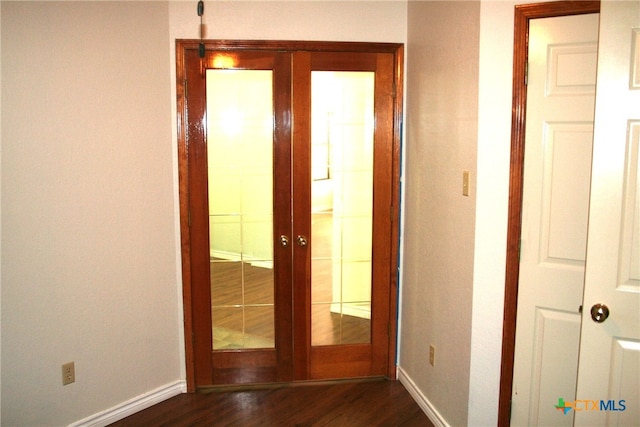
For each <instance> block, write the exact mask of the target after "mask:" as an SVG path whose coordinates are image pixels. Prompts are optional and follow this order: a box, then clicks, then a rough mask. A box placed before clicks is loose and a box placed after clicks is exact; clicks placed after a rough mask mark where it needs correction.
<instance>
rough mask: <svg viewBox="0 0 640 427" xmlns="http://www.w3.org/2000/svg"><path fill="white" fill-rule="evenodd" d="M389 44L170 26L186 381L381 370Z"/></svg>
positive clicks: (387, 245) (391, 267) (389, 361)
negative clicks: (186, 31) (250, 36)
mask: <svg viewBox="0 0 640 427" xmlns="http://www.w3.org/2000/svg"><path fill="white" fill-rule="evenodd" d="M401 55H402V47H401V45H396V44H358V43H310V42H304V43H303V42H299V43H289V42H206V43H205V50H204V55H202V50H201V49H200V46H199V43H198V42H193V41H178V43H177V55H176V58H177V63H178V73H177V76H178V82H177V88H178V90H177V92H178V123H179V129H178V132H179V135H178V142H179V147H178V148H179V172H180V202H181V232H182V260H183V281H184V283H183V288H184V303H185V333H186V336H187V337H191V338H192V339H191V340H186V341H187V348H186V354H187V370H188V383H189V388H190V389H193V388H195V387H201V386H208V385H214V384H237V383H264V382H285V381H300V380H310V379H329V378H347V377H365V376H393V375H394V365H395V352H394V348H395V315H396V311H395V303H396V287H397V282H396V280H397V279H396V272H397V260H396V258H397V245H398V243H397V237H398V230H397V225H398V224H397V216H398V179H399V171H398V163H399V161H398V153H399V138H400V129H399V123H400V117H401V112H400V106H401V99H400V96H398V90H397V88H398V87H400V83H401V68H400V64H401Z"/></svg>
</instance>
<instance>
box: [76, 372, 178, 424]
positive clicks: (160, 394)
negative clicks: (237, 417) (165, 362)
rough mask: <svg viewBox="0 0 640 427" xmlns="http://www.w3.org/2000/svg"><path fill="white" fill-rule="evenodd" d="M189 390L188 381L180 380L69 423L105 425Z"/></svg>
mask: <svg viewBox="0 0 640 427" xmlns="http://www.w3.org/2000/svg"><path fill="white" fill-rule="evenodd" d="M186 392H187V383H186V381H184V380H179V381H176V382H174V383H169V384H166V385H164V386H162V387H158V388H157V389H155V390H151V391H149V392H147V393H144V394H142V395H140V396H137V397H134V398H133V399H131V400H128V401H126V402H123V403H121V404H119V405H116V406H114V407H113V408H110V409H107V410H105V411H102V412H98V413H97V414H94V415H91V416H89V417H87V418H85V419H82V420H80V421H76V422H75V423H72V424H69V427H104V426H107V425H109V424H111V423H114V422H116V421H118V420H121V419H123V418H126V417H128V416H129V415H133V414H135V413H136V412H140V411H142V410H143V409H147V408H148V407H150V406H153V405H155V404H157V403H160V402H163V401H165V400H167V399H170V398H172V397H174V396H177V395H179V394H182V393H186Z"/></svg>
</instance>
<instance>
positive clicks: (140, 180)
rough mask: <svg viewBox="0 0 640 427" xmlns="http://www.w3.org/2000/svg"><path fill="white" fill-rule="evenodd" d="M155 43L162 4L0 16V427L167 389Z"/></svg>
mask: <svg viewBox="0 0 640 427" xmlns="http://www.w3.org/2000/svg"><path fill="white" fill-rule="evenodd" d="M168 30H169V16H168V4H167V3H160V2H122V3H108V2H86V3H85V2H3V4H2V110H3V111H4V114H3V116H2V169H1V170H2V185H3V187H2V206H3V208H4V209H3V216H2V249H3V252H2V416H3V419H2V424H3V425H64V424H68V423H70V422H73V421H76V420H79V419H82V418H84V417H87V416H89V415H91V414H94V413H96V412H99V411H101V410H104V409H107V408H109V407H111V406H113V405H116V404H118V403H121V402H123V401H126V400H128V399H131V398H133V397H134V396H136V395H139V394H142V393H145V392H147V391H149V390H152V389H155V388H157V387H160V386H162V385H165V384H167V383H170V382H174V381H177V380H179V379H180V376H181V363H180V349H181V347H182V344H181V342H180V338H179V337H180V333H181V322H180V315H179V309H180V298H179V293H178V277H179V274H178V265H177V258H176V245H177V239H176V233H175V217H174V210H175V207H174V203H175V202H174V183H173V174H174V171H173V165H172V152H173V146H172V139H171V122H172V120H173V119H172V117H171V108H170V106H171V99H170V96H171V91H170V87H171V85H170V62H169V50H168V49H167V40H168ZM68 361H75V364H76V382H75V383H74V384H71V385H68V386H65V387H63V386H62V383H61V364H62V363H65V362H68Z"/></svg>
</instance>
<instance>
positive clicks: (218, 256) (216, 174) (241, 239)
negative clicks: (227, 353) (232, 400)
mask: <svg viewBox="0 0 640 427" xmlns="http://www.w3.org/2000/svg"><path fill="white" fill-rule="evenodd" d="M206 79H207V161H208V174H209V175H208V177H209V178H208V179H209V234H210V235H209V246H210V260H211V315H212V325H213V331H212V333H213V349H214V350H224V349H244V348H273V346H274V293H273V289H274V284H273V247H272V241H273V239H272V234H273V231H272V230H273V225H272V224H273V201H272V200H273V199H272V197H273V180H272V172H273V170H272V164H273V100H272V72H271V71H270V70H267V71H265V70H207V74H206Z"/></svg>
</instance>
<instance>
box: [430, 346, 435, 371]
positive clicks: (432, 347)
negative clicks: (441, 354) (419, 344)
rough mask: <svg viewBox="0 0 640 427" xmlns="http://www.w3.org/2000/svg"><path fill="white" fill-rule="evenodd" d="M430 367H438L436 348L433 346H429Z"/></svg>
mask: <svg viewBox="0 0 640 427" xmlns="http://www.w3.org/2000/svg"><path fill="white" fill-rule="evenodd" d="M429 365H431V366H436V348H435V347H434V346H433V344H431V345H430V346H429Z"/></svg>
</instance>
